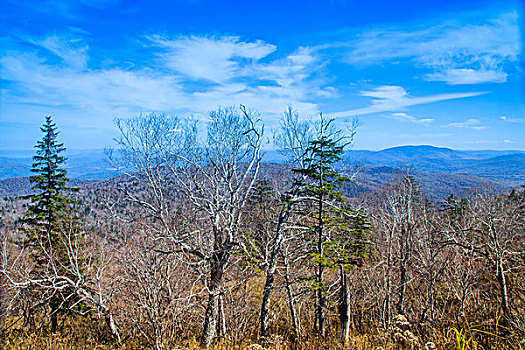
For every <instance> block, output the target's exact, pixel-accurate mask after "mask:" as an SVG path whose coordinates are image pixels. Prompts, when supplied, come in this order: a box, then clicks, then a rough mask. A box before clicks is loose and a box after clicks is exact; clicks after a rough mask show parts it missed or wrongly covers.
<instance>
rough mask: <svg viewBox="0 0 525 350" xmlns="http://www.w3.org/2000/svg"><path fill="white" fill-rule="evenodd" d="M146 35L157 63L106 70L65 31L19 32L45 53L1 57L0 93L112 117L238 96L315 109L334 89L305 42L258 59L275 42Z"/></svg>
mask: <svg viewBox="0 0 525 350" xmlns="http://www.w3.org/2000/svg"><path fill="white" fill-rule="evenodd" d="M150 38H155V40H156V42H155V43H154V45H152V46H146V48H145V49H146V50H149V51H150V53H151V55H152V56H155V55H157V56H158V57H160V58H161V65H160V66H155V65H153V66H152V65H149V66H143V67H141V65H140V63H136V62H126V63H127V64H126V65H127V68H122V67H120V66H118V63H112V64H106V66H107V68H105V69H100V68H96V69H95V68H91V67H90V66H89V64H88V63H89V56H88V51H87V46H86V45H84V44H83V43H82V41H76V40H74V39H71V38H70V37H69V36H66V38H62V39H61V38H59V37H57V36H55V35H53V36H50V37H47V38H44V39H41V40H34V39H32V38H24V39H25V41H26V42H30V43H32V44H36V45H38V47H39V48H44V49H45V50H46V52H47V53H46V54H43V53H42V52H41V51H38V50H34V51H27V49H25V47H24V51H22V50H19V51H14V50H12V51H8V52H5V53H4V54H3V56H2V57H0V64H1V66H2V79H4V80H8V81H10V84H9V87H8V91H7V92H6V94H5V95H8V96H9V101H10V102H14V103H20V104H30V105H42V106H50V107H59V106H62V107H67V108H68V109H75V108H76V109H83V110H84V111H89V113H92V114H93V116H98V118H97V119H100V118H106V119H111V118H113V117H114V116H115V115H120V116H125V115H129V114H135V113H138V112H166V113H173V112H184V113H186V112H190V113H204V112H206V111H209V110H212V109H215V108H217V107H218V106H230V105H238V104H240V103H243V104H245V105H247V106H249V107H250V108H254V109H257V110H259V111H260V112H261V113H266V114H271V115H273V116H276V115H278V114H281V112H282V110H283V108H284V107H285V106H287V105H288V104H290V103H291V104H293V105H294V107H295V108H296V109H298V110H299V111H301V112H302V113H317V112H318V111H319V108H318V107H317V104H316V103H314V102H311V101H312V100H313V99H314V97H318V96H322V97H327V96H334V95H335V94H336V91H335V90H334V89H333V88H330V87H327V86H326V82H325V81H324V79H323V77H322V76H320V75H319V74H318V73H319V71H320V70H321V69H322V68H323V67H324V64H323V63H322V62H321V61H320V60H319V59H318V58H317V57H316V56H315V55H314V54H312V53H311V52H310V51H309V49H307V48H299V49H298V50H296V51H295V52H292V53H291V54H289V55H288V56H285V57H282V58H277V59H274V60H268V59H265V60H264V62H260V60H261V59H262V58H267V56H268V55H269V54H270V53H271V52H273V51H274V50H275V46H274V45H271V44H266V43H263V42H260V41H256V42H254V43H248V42H242V41H240V40H239V39H238V38H235V37H221V38H198V37H180V38H178V39H177V40H166V39H163V37H150ZM152 40H153V39H152ZM161 40H163V41H161ZM201 44H202V47H200V45H201ZM22 47H23V46H22ZM57 57H58V58H59V59H60V61H59V62H58V63H57ZM190 58H193V62H191V61H192V60H191V59H190ZM128 63H130V64H128ZM157 63H158V61H157ZM176 63H177V64H176ZM203 79H208V80H209V81H207V82H206V81H205V82H202V80H203ZM210 81H211V83H210ZM3 97H5V96H3ZM6 98H7V97H6ZM108 117H109V118H108Z"/></svg>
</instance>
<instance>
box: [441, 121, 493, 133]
mask: <svg viewBox="0 0 525 350" xmlns="http://www.w3.org/2000/svg"><path fill="white" fill-rule="evenodd" d="M448 126H451V127H454V128H466V129H472V130H477V131H479V130H484V129H486V128H487V127H486V126H485V125H482V124H481V121H479V120H478V119H474V118H472V119H468V120H466V121H464V122H456V123H450V124H448Z"/></svg>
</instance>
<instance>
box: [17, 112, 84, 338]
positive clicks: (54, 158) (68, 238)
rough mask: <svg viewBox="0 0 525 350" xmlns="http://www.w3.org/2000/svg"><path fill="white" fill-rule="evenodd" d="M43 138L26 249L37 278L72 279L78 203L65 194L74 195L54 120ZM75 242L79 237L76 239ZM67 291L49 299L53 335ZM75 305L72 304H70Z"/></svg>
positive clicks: (35, 160)
mask: <svg viewBox="0 0 525 350" xmlns="http://www.w3.org/2000/svg"><path fill="white" fill-rule="evenodd" d="M41 130H42V132H43V133H44V137H43V138H42V140H41V141H38V142H37V144H36V146H35V148H36V155H35V156H34V157H33V165H32V169H31V171H32V172H33V173H34V174H35V175H33V176H31V178H30V181H31V184H32V189H33V190H34V191H35V192H36V194H34V195H31V196H30V204H29V208H28V210H27V211H26V213H25V215H24V219H23V223H24V228H25V231H26V233H27V239H26V245H27V246H28V247H29V248H30V249H31V252H32V257H33V259H34V261H35V263H36V266H35V269H34V272H33V274H34V276H33V277H34V278H35V279H39V278H41V277H42V276H48V275H49V272H47V271H46V270H47V269H50V268H51V269H52V271H53V273H55V274H57V275H65V276H67V275H69V272H68V269H67V266H68V263H69V257H68V250H69V251H71V249H74V247H72V245H75V244H76V242H77V240H76V239H74V240H72V237H73V236H74V235H71V233H72V232H76V231H78V230H77V225H78V219H77V218H76V217H75V215H74V214H75V213H74V209H73V207H72V206H71V204H73V203H74V202H75V201H74V200H73V199H71V198H69V197H68V196H66V192H68V191H74V190H76V189H75V188H69V187H68V186H67V183H68V181H69V179H68V178H67V172H66V170H65V169H63V168H61V165H62V164H63V163H64V162H65V161H66V158H65V157H64V156H62V155H61V153H62V152H64V151H65V148H64V145H63V144H62V143H59V142H57V136H58V131H57V128H56V125H55V123H53V121H52V119H51V116H47V117H46V121H45V123H44V125H43V126H42V127H41ZM75 238H76V237H75ZM68 292H69V291H68V290H61V291H58V290H57V291H54V292H53V293H52V294H51V295H50V296H49V297H48V299H47V300H48V304H49V306H50V308H51V314H52V326H51V328H52V331H55V330H56V322H57V321H56V314H57V312H59V311H60V309H63V308H65V305H66V304H67V303H66V302H65V300H66V297H65V295H66V294H67V293H68ZM69 302H72V300H69Z"/></svg>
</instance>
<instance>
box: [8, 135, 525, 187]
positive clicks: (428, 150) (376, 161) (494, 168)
mask: <svg viewBox="0 0 525 350" xmlns="http://www.w3.org/2000/svg"><path fill="white" fill-rule="evenodd" d="M29 152H30V151H28V150H24V151H16V150H15V151H0V179H6V178H13V177H24V176H29V175H31V172H30V168H31V157H28V156H27V154H28V153H29ZM264 152H265V158H264V161H265V162H275V163H281V162H282V161H283V157H282V156H281V155H280V154H279V152H278V151H276V150H265V151H264ZM11 154H12V155H14V156H9V155H11ZM15 155H23V156H19V157H18V156H15ZM67 157H68V158H69V160H68V161H67V164H66V170H67V171H68V176H69V177H70V178H72V179H80V180H95V179H109V178H112V177H114V176H116V175H118V174H117V172H116V171H114V170H113V169H112V167H111V165H110V164H109V163H108V162H107V160H106V157H105V154H104V152H103V150H101V149H98V150H73V151H69V152H68V154H67ZM344 161H345V163H346V164H347V165H351V166H353V165H359V166H363V167H389V168H402V169H407V168H409V169H412V170H413V171H418V172H422V173H426V174H455V175H467V176H478V177H483V178H490V179H494V180H498V181H503V182H506V183H508V184H509V185H511V186H518V185H521V184H523V183H525V151H496V150H483V151H460V150H453V149H450V148H445V147H435V146H430V145H417V146H414V145H408V146H397V147H392V148H387V149H384V150H380V151H368V150H349V151H347V152H346V154H345V158H344Z"/></svg>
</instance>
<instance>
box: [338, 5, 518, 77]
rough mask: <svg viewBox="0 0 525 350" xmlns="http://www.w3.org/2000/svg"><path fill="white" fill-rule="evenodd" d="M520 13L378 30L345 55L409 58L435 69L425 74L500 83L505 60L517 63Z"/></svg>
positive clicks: (366, 59) (365, 61)
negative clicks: (472, 21)
mask: <svg viewBox="0 0 525 350" xmlns="http://www.w3.org/2000/svg"><path fill="white" fill-rule="evenodd" d="M521 42H522V40H521V36H520V28H519V15H518V14H517V13H515V12H510V13H505V14H502V15H500V16H498V17H495V18H492V19H489V20H486V22H485V23H481V24H474V25H473V24H467V25H465V24H461V23H459V22H453V21H449V22H446V23H442V24H440V25H436V26H432V27H430V28H425V29H415V30H414V29H393V30H375V31H369V32H365V33H363V34H361V35H360V36H359V37H358V38H357V39H356V40H353V41H351V42H349V43H347V44H345V45H346V46H347V47H348V48H350V49H349V51H348V52H347V54H346V56H345V61H346V62H347V63H350V64H357V65H371V64H379V63H383V62H392V61H396V60H399V59H408V60H411V61H412V62H414V63H416V64H417V65H419V66H421V67H424V68H427V69H431V70H433V71H434V73H430V74H426V75H424V78H425V79H426V80H435V81H444V82H447V83H448V84H454V85H456V84H477V83H486V82H495V83H501V82H505V81H506V79H507V73H506V72H505V71H504V68H505V65H506V64H509V63H512V64H513V65H514V66H517V65H518V61H519V55H520V53H521V50H522V44H521Z"/></svg>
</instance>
